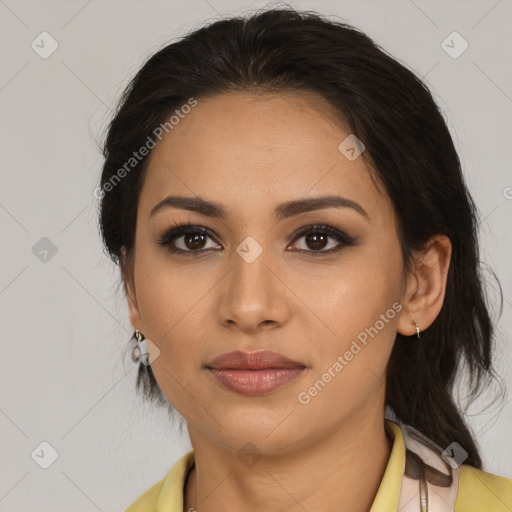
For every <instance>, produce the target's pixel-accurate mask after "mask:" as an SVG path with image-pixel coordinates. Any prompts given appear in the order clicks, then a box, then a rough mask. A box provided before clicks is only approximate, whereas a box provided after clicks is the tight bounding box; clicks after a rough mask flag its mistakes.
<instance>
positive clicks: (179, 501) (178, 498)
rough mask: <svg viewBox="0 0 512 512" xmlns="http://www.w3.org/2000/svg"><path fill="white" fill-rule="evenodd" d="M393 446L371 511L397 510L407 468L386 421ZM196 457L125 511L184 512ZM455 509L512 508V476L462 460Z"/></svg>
mask: <svg viewBox="0 0 512 512" xmlns="http://www.w3.org/2000/svg"><path fill="white" fill-rule="evenodd" d="M386 425H387V426H389V428H390V432H391V433H392V437H393V439H392V441H393V446H392V449H391V454H390V457H389V460H388V464H387V466H386V471H385V472H384V476H383V478H382V481H381V483H380V486H379V490H378V491H377V495H376V496H375V499H374V501H373V505H372V508H371V509H370V512H396V511H397V508H398V500H399V495H400V484H401V481H402V476H403V473H404V468H405V445H404V440H403V436H402V431H401V430H400V427H399V426H398V425H397V424H395V423H393V422H390V421H386ZM193 461H194V451H193V450H191V451H190V452H188V453H187V454H185V455H184V456H183V457H182V458H181V459H180V460H178V462H176V464H175V465H174V466H173V467H172V468H171V470H170V471H169V473H167V475H166V476H165V477H164V478H163V479H162V480H160V481H159V482H158V483H156V484H155V485H153V487H151V488H150V489H148V490H147V491H146V492H145V493H144V494H143V495H142V496H141V497H140V498H139V499H138V500H137V501H136V502H135V503H133V504H132V505H131V506H130V507H129V508H127V509H126V511H125V512H183V486H184V483H185V478H186V476H187V473H188V470H189V469H190V467H191V466H192V463H193ZM459 469H460V473H459V489H458V494H457V501H456V502H455V512H511V511H512V479H509V478H504V477H502V476H498V475H493V474H491V473H486V472H485V471H480V470H479V469H476V468H474V467H472V466H468V465H466V464H462V465H461V466H460V468H459Z"/></svg>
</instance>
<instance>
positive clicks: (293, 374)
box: [206, 351, 306, 396]
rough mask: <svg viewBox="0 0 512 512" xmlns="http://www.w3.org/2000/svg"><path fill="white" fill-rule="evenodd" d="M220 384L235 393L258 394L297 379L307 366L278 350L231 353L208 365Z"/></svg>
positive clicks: (208, 368)
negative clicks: (279, 352) (277, 351)
mask: <svg viewBox="0 0 512 512" xmlns="http://www.w3.org/2000/svg"><path fill="white" fill-rule="evenodd" d="M206 368H207V370H208V371H209V372H210V374H211V375H213V376H214V377H215V379H216V380H217V382H218V383H220V384H221V385H222V386H224V387H225V388H227V389H229V390H231V391H234V392H235V393H238V394H241V395H245V396H258V395H263V394H266V393H269V392H271V391H273V390H275V389H278V388H280V387H283V386H285V385H287V384H290V383H291V382H293V381H295V380H296V379H297V378H298V377H299V376H300V375H301V374H302V373H303V372H304V370H305V369H306V366H305V365H304V364H302V363H300V362H298V361H293V360H291V359H288V358H287V357H285V356H283V355H281V354H278V353H276V352H268V351H263V352H252V353H249V352H240V351H237V352H229V353H227V354H223V355H221V356H219V357H217V358H216V359H214V360H213V361H211V362H210V363H209V364H208V365H206Z"/></svg>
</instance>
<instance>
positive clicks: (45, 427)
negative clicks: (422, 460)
mask: <svg viewBox="0 0 512 512" xmlns="http://www.w3.org/2000/svg"><path fill="white" fill-rule="evenodd" d="M269 5H272V6H279V5H282V4H277V3H272V4H268V3H266V2H259V1H256V2H242V1H239V0H237V1H233V0H230V1H227V0H189V1H186V2H179V1H147V2H143V1H108V2H107V1H100V0H89V1H87V0H80V1H60V2H57V1H45V2H43V1H20V0H0V27H1V30H0V48H1V54H2V59H1V63H0V69H1V78H0V109H1V115H2V126H1V137H0V144H1V153H0V154H1V162H2V187H1V189H0V223H1V229H2V243H1V244H0V255H1V265H0V308H1V323H0V329H1V335H0V339H1V357H0V370H1V373H0V375H1V385H0V432H1V439H0V510H1V511H9V512H18V511H23V512H29V511H34V512H35V511H37V512H50V511H51V512H60V511H67V512H75V511H76V512H78V511H85V510H100V511H103V512H107V511H116V510H117V511H118V510H124V508H125V507H127V506H128V505H129V504H131V503H132V502H133V501H134V500H135V499H136V498H137V497H138V496H140V494H142V493H143V492H144V491H145V490H147V489H148V488H149V487H150V486H152V485H153V484H154V483H156V482H157V481H158V480H160V479H161V478H163V476H164V475H165V474H166V473H167V471H168V470H169V469H170V467H171V466H172V464H174V462H175V461H176V460H177V459H178V458H179V457H180V456H181V455H182V454H183V453H184V452H185V451H186V450H188V449H190V444H189V441H188V438H187V437H186V435H183V436H180V434H179V432H178V429H177V428H173V427H172V426H171V425H169V424H168V422H167V421H166V417H165V414H164V413H163V411H161V410H152V409H151V408H150V407H149V406H145V405H144V404H143V402H142V399H141V398H140V397H137V396H136V394H135V387H134V386H135V376H136V372H135V369H136V366H135V365H134V364H133V363H132V362H131V361H130V360H129V359H128V357H127V356H126V353H125V348H126V345H127V342H128V340H129V338H130V337H131V335H132V330H131V327H130V324H129V321H128V317H127V308H126V304H125V300H124V297H123V295H122V293H121V291H119V290H118V288H117V283H118V278H119V275H118V269H117V268H116V267H115V266H114V265H113V264H112V263H111V262H110V260H108V258H107V257H106V256H105V255H104V253H103V249H102V246H101V243H100V238H99V234H98V229H97V206H98V204H97V201H96V199H95V197H94V196H93V190H94V188H95V187H96V186H97V185H98V182H99V176H100V169H101V165H102V158H101V155H100V152H99V150H98V147H97V142H98V141H99V140H101V137H102V134H103V130H104V128H105V126H106V123H107V122H108V121H109V119H110V117H111V115H112V111H113V109H114V108H115V105H116V102H117V100H118V98H119V94H120V93H121V91H122V89H123V87H124V86H125V85H126V84H127V83H128V81H129V79H130V78H131V77H132V76H133V74H134V73H135V72H136V71H137V69H138V68H139V67H140V65H141V64H142V63H143V62H144V60H145V59H146V58H147V57H148V56H149V55H151V54H152V53H154V52H155V51H157V50H158V49H159V48H161V47H162V46H163V45H164V44H165V43H167V42H170V41H173V40H176V39H177V38H179V37H180V36H182V35H184V34H185V33H186V32H188V31H190V30H192V29H194V28H197V27H199V26H200V25H202V24H203V23H206V22H209V21H212V20H214V19H217V18H219V17H221V16H226V15H229V14H234V13H239V12H246V11H249V10H254V9H257V8H262V7H266V6H269ZM289 5H291V6H293V7H295V8H297V9H308V10H316V11H317V12H320V13H323V14H328V15H332V16H333V17H336V18H337V19H339V20H344V21H347V22H349V23H351V24H353V25H355V26H356V27H358V28H360V29H362V30H363V31H365V32H366V33H367V34H368V35H369V36H370V37H372V38H373V39H374V40H375V41H376V42H377V43H378V44H380V45H381V46H382V47H383V48H385V49H386V50H387V51H389V52H390V53H391V54H392V55H393V56H395V57H396V58H397V59H399V60H400V61H401V62H403V63H405V64H406V65H407V66H408V67H410V68H412V69H413V70H414V71H415V72H416V73H417V74H418V75H419V76H421V77H423V78H424V80H425V81H426V82H427V84H428V85H429V87H430V88H431V90H432V91H433V93H434V95H435V98H436V101H437V102H438V104H439V105H440V106H441V108H442V110H443V112H444V114H445V116H446V118H447V119H448V123H449V127H450V130H451V133H452V134H453V137H454V140H455V143H456V146H457V149H458V150H459V152H460V157H461V160H462V163H463V168H464V173H465V176H466V179H467V182H468V185H469V188H470V190H471V192H472V194H473V196H474V198H475V200H476V203H477V205H478V208H479V211H480V214H481V216H482V222H481V223H480V227H479V228H480V240H481V259H482V261H483V262H484V263H485V265H486V266H487V267H489V268H491V269H492V270H494V271H495V272H496V274H497V276H498V278H499V279H500V282H501V285H502V287H503V293H504V298H505V301H504V304H503V314H502V316H501V318H500V320H499V322H498V328H499V331H498V349H497V352H496V357H495V363H496V367H497V370H498V371H499V372H500V374H501V375H502V377H503V378H504V380H505V384H506V385H507V386H508V388H509V391H510V388H511V387H512V372H511V370H510V367H511V360H512V357H511V356H512V345H511V343H510V332H511V327H512V281H511V278H512V273H511V269H512V266H511V265H510V260H511V257H510V256H511V244H512V242H511V240H512V236H511V234H512V229H511V222H510V219H511V218H512V217H511V210H512V199H511V198H512V189H511V188H510V187H511V186H512V175H511V172H510V168H511V167H510V166H511V162H512V149H511V148H512V144H511V141H512V137H511V135H512V133H511V132H512V130H511V123H512V115H511V111H512V87H511V85H512V68H511V66H510V57H511V49H512V32H511V31H510V19H511V14H512V4H511V2H510V1H508V0H501V1H496V0H492V1H484V0H480V1H467V0H464V1H462V0H461V1H446V0H436V1H432V0H431V1H426V0H414V1H413V0H386V1H349V0H346V1H328V0H324V1H292V2H289ZM42 32H47V33H48V34H44V35H41V33H42ZM453 32H457V33H458V35H455V36H454V35H453ZM447 37H450V38H451V39H448V41H452V40H453V41H454V42H453V43H450V46H452V47H454V48H455V50H453V49H452V55H449V53H447V51H445V48H443V41H445V40H446V38H447ZM454 37H455V39H453V38H454ZM41 39H43V40H44V43H41ZM53 41H55V42H53ZM33 42H34V43H33ZM465 42H466V43H467V45H468V47H467V49H466V50H465V51H464V52H463V53H462V54H461V55H459V56H457V58H453V52H454V51H456V53H457V52H458V51H460V50H461V49H462V48H463V47H464V46H465V44H466V43H465ZM55 44H58V47H57V49H56V50H55V51H54V52H53V53H52V54H51V55H49V56H46V55H44V52H49V51H51V50H52V45H55ZM461 45H462V46H461ZM41 54H43V55H41ZM43 56H44V57H46V58H43ZM486 275H489V276H490V271H488V272H487V273H486ZM491 284H492V287H494V289H496V284H495V283H494V284H493V283H492V282H491ZM495 295H496V294H495V292H492V293H491V296H495ZM487 399H488V396H487V395H486V396H483V397H482V399H480V400H478V401H476V402H475V403H473V404H471V408H470V410H469V413H470V416H469V418H468V420H469V423H470V425H471V427H472V429H473V431H474V432H475V435H476V438H477V439H478V442H479V445H480V447H481V450H482V453H483V457H484V462H485V469H486V470H487V471H490V472H493V473H497V474H500V475H503V476H507V477H509V478H512V438H511V436H510V432H511V431H512V429H511V423H512V422H511V419H512V403H511V401H510V399H511V396H510V395H509V396H507V398H506V400H504V401H503V402H500V403H497V404H494V405H491V406H489V407H487V408H486V404H487V402H486V400H487ZM41 443H48V444H43V445H42V444H41ZM38 454H39V459H38ZM42 454H44V455H42ZM55 455H57V459H56V460H55V461H54V462H53V464H51V465H50V466H49V467H48V468H47V469H43V468H42V467H41V463H44V461H43V460H42V459H45V458H46V461H47V462H51V458H52V456H53V457H55Z"/></svg>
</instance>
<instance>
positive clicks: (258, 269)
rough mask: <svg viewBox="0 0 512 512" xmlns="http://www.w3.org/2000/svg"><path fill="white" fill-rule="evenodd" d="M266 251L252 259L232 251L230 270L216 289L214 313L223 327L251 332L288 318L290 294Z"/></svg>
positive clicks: (273, 326)
mask: <svg viewBox="0 0 512 512" xmlns="http://www.w3.org/2000/svg"><path fill="white" fill-rule="evenodd" d="M269 253H270V251H265V250H263V251H262V252H261V254H260V255H259V256H258V257H257V258H256V259H254V260H253V261H251V259H244V258H243V257H242V256H240V255H239V254H238V253H236V252H234V253H233V257H232V258H231V259H232V262H231V265H232V266H231V271H230V272H229V273H228V275H227V276H226V278H225V280H224V286H223V287H222V288H219V291H218V293H219V301H218V310H217V313H218V318H219V321H220V322H221V323H222V324H223V325H224V326H227V327H229V326H231V327H232V326H234V325H236V326H237V327H238V329H240V330H241V331H243V332H246V333H254V332H256V331H257V330H258V329H259V330H261V329H274V328H276V327H279V326H282V325H284V324H285V323H286V322H287V321H288V319H289V318H290V315H291V308H290V304H289V297H290V293H289V291H288V290H287V288H286V285H285V284H284V283H283V280H282V278H280V276H279V274H280V272H279V265H278V263H277V262H276V261H275V259H274V260H273V259H272V258H271V255H270V254H269Z"/></svg>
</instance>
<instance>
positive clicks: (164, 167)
mask: <svg viewBox="0 0 512 512" xmlns="http://www.w3.org/2000/svg"><path fill="white" fill-rule="evenodd" d="M349 133H350V132H349V131H348V130H347V129H346V128H344V126H343V123H341V122H336V120H335V118H334V116H333V112H332V110H331V109H330V107H329V105H327V104H325V103H324V102H323V101H322V99H321V98H318V97H316V96H314V95H313V94H308V95H306V94H298V93H292V92H290V93H284V92H283V93H279V94H270V93H265V94H260V95H255V94H249V93H237V94H234V93H231V94H222V95H217V96H214V97H211V98H209V99H198V105H197V106H196V107H195V108H193V109H192V111H191V112H190V113H189V114H188V115H187V116H186V117H185V118H184V119H183V120H181V121H180V123H179V124H178V125H177V126H175V127H174V129H173V130H172V131H170V132H169V133H168V134H167V135H166V136H165V137H164V138H163V139H162V141H161V142H159V143H158V144H157V146H156V147H155V148H154V150H153V151H152V153H151V155H150V158H149V164H148V168H147V174H146V177H145V181H144V184H143V188H142V191H141V195H140V200H139V204H138V216H137V226H136V238H135V251H134V253H132V254H131V259H128V260H127V261H125V262H124V268H125V272H126V273H125V276H126V280H125V284H126V286H127V296H128V305H129V312H130V321H131V323H132V325H133V327H134V328H136V329H140V330H141V331H142V332H143V333H144V335H145V336H146V338H147V339H149V340H151V342H152V343H154V345H155V346H157V347H158V349H159V350H160V353H159V355H158V357H156V359H155V360H154V361H153V363H152V369H153V372H154V374H155V377H156V379H157V381H158V384H159V386H160V388H161V389H162V391H163V393H164V394H165V396H166V398H167V399H168V400H169V402H170V403H171V404H172V405H173V406H174V407H175V408H176V409H177V410H178V411H179V412H180V414H181V415H182V416H183V417H184V418H185V419H186V421H187V425H188V431H189V434H190V438H191V442H192V446H193V448H194V451H195V463H196V466H195V469H194V470H193V472H192V473H191V476H190V478H189V479H188V482H187V485H186V489H185V501H184V510H188V509H189V507H194V508H196V509H197V510H198V511H199V512H209V511H219V510H244V511H249V512H252V511H258V512H260V511H268V510H289V511H299V510H300V511H303V510H347V511H349V510H350V511H352V512H363V511H368V510H369V509H370V507H371V505H372V503H373V500H374V498H375V495H376V493H377V490H378V488H379V485H380V482H381V480H382V477H383V474H384V471H385V468H386V465H387V462H388V459H389V455H390V447H391V443H390V441H389V439H388V438H387V435H386V432H385V428H384V411H385V405H384V397H385V384H386V383H385V368H386V364H387V361H388V358H389V355H390V352H391V349H392V347H393V342H394V339H395V336H396V333H397V332H400V333H402V334H405V335H412V334H415V333H416V330H415V326H414V323H413V322H412V321H413V320H414V321H415V322H416V323H418V324H419V327H420V329H421V330H425V329H426V328H428V326H429V325H430V324H431V323H432V322H433V321H434V319H435V318H436V316H437V315H438V313H439V311H440V309H441V306H442V303H443V299H444V293H445V286H446V277H447V272H448V267H449V261H450V254H451V245H450V241H449V240H448V239H447V238H446V237H443V236H438V237H435V238H433V239H432V240H431V243H430V244H429V246H428V247H427V248H426V249H425V251H423V252H422V253H418V254H417V262H416V264H415V265H414V268H413V270H412V271H411V272H410V273H409V274H408V275H405V274H404V269H403V266H402V255H401V252H400V244H399V239H398V233H397V227H396V218H395V213H394V209H393V207H392V205H391V203H390V201H389V198H388V197H387V196H386V195H385V194H384V193H383V192H382V191H379V189H377V188H376V185H375V183H374V182H373V181H372V179H371V178H370V174H369V171H368V161H367V160H365V158H363V156H360V157H359V158H357V159H355V160H354V161H350V160H348V159H347V158H346V157H345V156H344V155H343V154H342V153H341V152H340V150H339V149H338V146H339V144H340V143H341V141H343V140H344V139H345V138H346V137H347V135H349ZM169 195H178V196H187V197H194V196H199V197H201V198H203V199H205V200H211V201H216V202H218V203H221V204H222V205H223V207H224V208H225V209H226V211H227V213H228V216H227V218H226V219H220V218H213V217H207V216H205V215H202V214H200V213H197V212H192V211H185V210H182V209H178V208H174V207H173V208H163V209H161V210H159V211H158V212H157V213H156V214H154V215H153V216H150V211H151V209H152V208H153V207H154V206H155V205H156V204H158V203H159V202H160V201H162V200H163V199H164V198H166V197H167V196H169ZM325 195H337V196H342V197H345V198H349V199H351V200H352V201H356V202H357V203H358V204H359V205H360V206H361V207H362V208H363V209H364V210H365V211H366V212H367V214H368V219H367V218H365V217H364V216H363V215H361V214H360V213H358V212H357V211H356V210H354V209H351V208H333V207H331V208H326V209H321V210H317V211H309V212H303V213H300V214H298V215H295V216H293V217H290V218H286V219H283V220H279V221H278V220H276V219H275V218H274V217H273V211H274V208H275V207H276V206H277V205H278V204H280V203H282V202H285V201H290V200H296V199H303V198H305V197H306V198H311V197H319V196H325ZM187 222H190V224H191V225H199V226H205V227H207V228H209V229H211V230H212V231H213V233H214V234H215V239H212V238H209V237H206V238H204V241H203V245H201V243H199V244H198V245H194V244H193V243H191V241H190V237H189V239H188V245H186V244H187V237H184V236H181V238H178V239H177V240H175V241H174V245H175V246H177V247H179V248H182V249H183V250H187V249H188V250H189V253H187V254H184V255H180V254H173V253H170V252H169V251H168V250H167V249H166V248H165V247H162V246H161V245H159V244H158V240H159V236H160V235H162V234H163V233H164V232H165V231H166V230H168V229H169V228H170V227H171V226H173V223H178V224H186V223H187ZM316 223H319V224H328V225H331V226H333V227H334V228H336V229H338V230H340V231H342V232H345V233H347V234H348V235H350V236H351V237H353V238H354V239H355V240H356V243H355V245H353V246H345V247H343V248H342V250H341V251H340V252H337V253H334V254H328V253H326V252H325V251H327V250H328V249H330V248H333V247H336V246H338V245H339V242H337V241H336V240H335V239H333V238H331V237H330V236H329V238H327V239H326V241H325V242H324V246H322V245H321V244H320V245H319V246H315V244H314V243H311V242H310V243H309V244H308V242H307V239H306V237H305V236H302V237H300V238H296V239H294V238H293V235H294V233H295V232H296V231H297V230H298V229H300V228H302V227H304V226H308V225H310V224H316ZM248 236H251V237H252V238H254V239H255V240H256V241H257V242H258V244H259V245H260V246H261V248H262V253H261V254H260V255H259V257H257V258H256V260H255V261H253V262H252V263H247V262H246V261H245V260H244V259H243V258H242V257H240V256H239V254H238V253H237V252H236V248H237V246H238V245H239V244H240V243H241V242H242V241H243V240H244V239H245V238H246V237H248ZM192 242H193V239H192ZM215 248H217V249H220V250H215ZM315 249H316V253H315ZM193 250H196V251H200V250H203V252H202V253H192V252H190V251H193ZM308 251H309V252H308ZM319 251H320V252H322V251H323V252H324V254H317V253H318V252H319ZM312 253H314V254H312ZM394 303H399V304H401V306H402V309H401V311H400V312H399V313H397V314H396V316H394V318H393V319H390V320H389V321H388V322H387V323H385V326H384V328H382V329H381V330H380V331H379V332H378V334H377V335H376V336H374V337H373V338H369V339H368V344H367V345H366V346H365V347H364V348H363V349H362V350H361V351H360V352H359V353H358V354H357V355H356V356H355V357H354V358H353V359H352V360H351V361H350V362H349V364H347V365H346V366H345V367H344V368H343V370H342V371H341V372H340V373H339V374H337V375H336V377H335V378H333V379H332V380H331V382H329V383H328V384H327V385H326V386H325V387H324V388H323V389H322V391H321V392H320V393H318V394H317V396H315V397H314V398H312V399H311V401H310V402H309V403H308V404H306V405H304V404H301V403H300V402H299V401H298V398H297V397H298V394H299V393H300V392H304V391H307V390H308V388H309V387H310V386H311V385H312V384H313V383H314V382H315V381H317V380H318V379H319V378H320V377H321V376H322V374H324V372H326V370H327V369H328V368H329V367H331V366H332V365H333V363H334V362H335V361H336V359H337V357H338V356H339V355H340V354H341V355H343V354H344V353H345V352H346V351H347V350H348V349H349V348H350V345H351V343H352V341H353V340H355V339H356V337H357V335H358V334H359V333H361V332H362V331H364V329H365V328H367V327H370V326H373V325H374V324H375V322H376V321H377V320H378V319H379V318H380V315H381V314H384V313H385V312H386V311H387V310H388V309H390V308H391V307H392V305H393V304H394ZM411 342H412V343H414V342H416V341H411ZM233 350H242V351H247V352H256V351H260V350H272V351H275V352H279V353H281V354H283V355H285V356H286V357H289V358H290V359H292V360H295V361H299V362H301V363H302V364H304V365H305V366H306V367H307V369H306V370H305V371H304V372H303V374H302V375H301V376H300V377H299V378H298V380H296V381H294V382H292V383H290V384H288V385H287V386H285V387H282V388H279V389H277V390H274V391H272V392H271V393H269V394H267V395H264V396H258V397H246V396H242V395H239V394H237V393H234V392H232V391H229V390H227V389H226V388H224V387H222V386H221V385H220V384H219V383H218V382H217V381H216V380H215V379H214V378H213V377H212V375H211V374H209V372H208V371H207V370H206V369H205V368H204V365H205V364H207V363H208V362H209V361H211V360H212V359H213V358H215V357H217V356H219V355H220V354H223V353H226V352H230V351H233ZM150 352H151V349H150ZM155 353H156V352H155ZM248 442H250V443H252V445H254V446H256V447H257V448H256V449H257V454H258V456H259V457H260V458H259V460H258V462H257V463H256V464H254V465H252V466H251V467H248V466H247V465H244V464H243V463H242V462H241V461H240V459H239V458H238V457H237V454H238V452H239V450H240V449H241V448H242V447H243V446H244V445H245V444H246V443H248Z"/></svg>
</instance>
